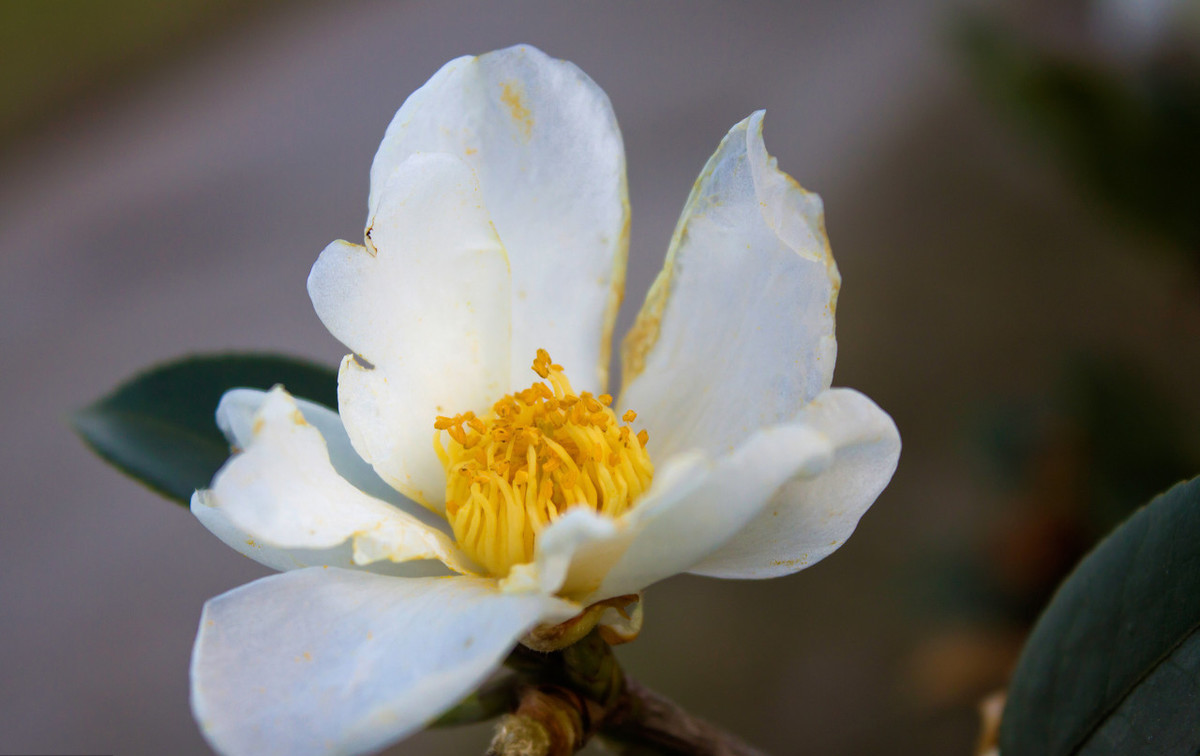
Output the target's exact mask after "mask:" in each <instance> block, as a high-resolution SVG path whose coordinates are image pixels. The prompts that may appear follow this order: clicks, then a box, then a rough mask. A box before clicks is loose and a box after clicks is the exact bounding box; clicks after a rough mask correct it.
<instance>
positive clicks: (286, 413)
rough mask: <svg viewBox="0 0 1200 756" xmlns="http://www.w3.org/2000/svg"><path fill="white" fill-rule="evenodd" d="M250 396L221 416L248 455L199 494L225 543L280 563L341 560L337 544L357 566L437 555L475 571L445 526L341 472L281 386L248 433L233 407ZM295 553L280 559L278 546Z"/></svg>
mask: <svg viewBox="0 0 1200 756" xmlns="http://www.w3.org/2000/svg"><path fill="white" fill-rule="evenodd" d="M244 398H245V397H244V395H242V396H238V395H235V396H234V397H233V399H231V401H230V403H229V404H225V405H223V406H224V408H225V411H224V412H222V413H221V417H222V421H221V424H222V425H223V426H224V427H228V428H230V431H231V433H232V434H233V435H235V436H237V438H238V441H239V442H241V443H243V444H244V449H243V451H242V452H240V453H237V454H235V455H234V456H233V457H231V458H230V460H229V461H228V462H226V463H225V466H224V467H222V468H221V470H220V471H218V473H217V475H216V477H215V478H214V479H213V484H212V489H211V490H209V491H205V492H201V493H199V494H198V495H196V496H194V497H193V499H192V510H193V512H195V513H196V516H197V517H198V518H200V521H201V522H203V523H204V524H205V525H206V526H208V527H209V528H210V529H211V530H213V532H214V533H216V534H217V535H218V537H221V538H222V540H225V541H226V542H227V543H231V545H233V546H234V548H237V549H238V550H239V551H241V552H242V553H244V554H247V555H248V556H251V557H252V558H256V559H260V561H263V562H264V563H266V564H269V565H270V566H273V567H278V568H281V569H288V568H294V567H296V566H305V565H306V564H307V563H309V562H307V560H308V559H312V558H326V557H330V556H336V555H337V554H336V553H331V552H330V550H335V551H336V549H337V548H338V547H340V546H342V545H343V544H345V543H347V542H349V544H350V545H351V547H352V549H353V551H352V558H353V562H354V563H355V564H359V565H363V564H370V563H372V562H377V561H381V560H390V561H392V562H407V561H413V560H424V559H437V560H439V561H441V562H443V563H445V564H446V565H447V566H449V567H451V568H452V569H454V570H456V571H460V572H462V571H472V570H473V569H474V568H473V566H472V565H471V564H470V561H469V560H468V559H466V557H464V556H463V554H462V553H461V552H460V551H459V550H458V547H457V546H456V545H455V544H454V542H453V540H452V539H451V538H450V537H449V536H448V535H447V534H446V533H445V532H444V531H443V530H441V529H439V528H437V527H434V526H433V525H431V524H429V523H427V522H423V521H422V520H420V519H418V518H417V517H415V516H414V515H412V514H410V513H408V512H405V511H403V510H401V509H398V508H396V507H394V506H391V505H390V504H387V503H385V502H383V501H381V500H379V499H376V498H374V497H372V496H369V495H367V494H366V493H364V492H363V491H361V490H359V489H358V488H356V487H355V486H354V485H353V484H351V483H350V482H349V481H347V480H346V479H345V478H343V477H342V476H340V475H339V474H338V473H337V471H336V470H335V469H334V466H333V464H332V463H331V462H330V458H329V454H328V452H327V450H326V446H325V441H324V439H322V437H321V433H320V432H319V431H318V430H317V428H316V427H314V426H312V425H310V424H309V423H308V421H307V420H306V419H305V417H304V415H302V414H301V412H300V410H299V408H298V407H297V405H296V402H295V400H293V399H292V397H291V396H289V395H288V393H287V392H286V391H284V390H283V388H282V387H276V388H274V389H272V390H271V391H270V392H269V393H268V394H267V395H266V398H265V400H264V401H263V402H262V405H261V406H260V407H259V409H258V412H257V413H256V414H255V416H254V419H253V421H252V423H251V426H250V428H249V431H248V435H247V429H246V428H244V427H242V426H244V423H243V422H242V419H243V416H242V415H241V413H240V412H238V411H235V410H234V408H235V407H238V406H240V404H241V400H243V399H244ZM260 544H261V546H263V547H265V550H264V551H262V552H261V558H260V554H259V550H258V549H257V548H256V546H257V545H260ZM290 551H295V552H296V553H294V554H293V553H289V554H286V556H287V557H288V560H287V561H284V562H283V563H281V562H280V557H281V556H283V554H281V552H290ZM343 558H344V556H343ZM288 561H290V562H291V564H289V563H288ZM334 563H340V562H334Z"/></svg>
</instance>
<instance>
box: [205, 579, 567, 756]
mask: <svg viewBox="0 0 1200 756" xmlns="http://www.w3.org/2000/svg"><path fill="white" fill-rule="evenodd" d="M578 611H579V607H578V606H575V605H572V604H569V603H567V602H564V601H561V600H559V599H555V598H551V597H548V596H545V595H542V594H538V593H522V594H516V595H514V594H504V593H500V592H499V591H498V590H497V589H496V583H495V581H494V580H486V579H482V578H465V577H455V578H420V579H405V578H391V577H384V576H381V575H372V574H368V573H363V572H355V571H350V570H338V569H322V568H310V569H307V570H298V571H295V572H285V573H283V574H280V575H273V576H271V577H267V578H263V579H262V580H259V581H256V582H254V583H251V584H249V585H245V586H242V587H241V588H238V589H236V590H233V591H230V592H229V593H226V594H224V595H222V596H218V597H217V598H214V599H212V600H211V601H209V602H208V603H207V604H206V605H205V607H204V614H203V615H202V616H201V618H200V631H199V634H198V635H197V637H196V646H195V649H194V651H193V654H192V711H193V713H194V714H195V716H196V720H197V722H199V723H200V727H201V730H202V731H203V732H204V735H205V737H206V738H207V739H208V741H209V743H210V744H211V745H212V746H213V748H214V749H216V750H217V751H218V752H220V753H223V754H226V755H227V756H238V755H240V754H246V755H248V756H249V755H251V754H253V755H255V756H257V755H259V754H287V755H289V756H291V755H294V756H305V755H307V754H360V753H370V752H374V751H376V750H378V749H380V748H382V747H383V746H385V745H387V744H388V743H391V742H394V741H396V740H399V739H400V738H403V737H404V736H406V735H408V734H409V733H411V732H413V731H414V730H416V729H418V728H420V727H422V726H423V725H424V724H426V723H427V722H428V721H429V720H431V719H433V718H434V717H436V716H437V715H438V714H440V713H441V712H442V711H444V710H446V709H447V708H449V707H450V706H452V705H454V704H455V703H457V702H458V701H459V700H460V699H461V698H462V697H463V696H464V695H466V694H467V693H469V692H470V691H472V690H473V689H474V688H475V687H477V686H478V685H479V684H480V683H481V682H482V681H483V680H484V679H485V678H486V677H487V676H488V674H489V673H490V672H491V671H492V670H493V669H495V668H496V667H497V666H498V665H499V664H500V662H501V661H502V660H503V659H504V656H505V655H506V654H507V653H508V651H509V650H510V649H511V648H512V647H513V646H514V645H515V643H516V641H517V639H519V638H520V637H522V636H523V635H524V634H525V633H526V632H528V631H529V630H530V629H531V628H532V627H534V626H535V625H537V624H539V623H541V622H561V621H562V620H565V619H568V618H569V617H571V616H573V615H574V614H575V613H577V612H578Z"/></svg>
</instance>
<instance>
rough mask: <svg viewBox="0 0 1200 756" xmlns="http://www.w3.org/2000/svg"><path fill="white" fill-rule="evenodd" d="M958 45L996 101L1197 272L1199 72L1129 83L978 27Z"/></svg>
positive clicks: (1149, 74) (1146, 76)
mask: <svg viewBox="0 0 1200 756" xmlns="http://www.w3.org/2000/svg"><path fill="white" fill-rule="evenodd" d="M960 41H961V42H962V48H963V50H964V51H965V54H966V57H967V61H968V63H969V64H970V65H971V68H972V70H973V73H974V75H975V78H976V80H977V81H978V82H979V83H980V85H981V87H982V89H983V90H984V92H985V93H986V94H987V95H988V96H990V97H991V99H992V100H993V101H995V102H996V103H997V104H998V105H999V106H1000V107H1001V108H1003V109H1004V110H1005V111H1006V112H1007V113H1008V114H1010V115H1012V116H1014V117H1015V118H1016V119H1019V120H1020V121H1022V122H1023V123H1024V125H1025V126H1027V127H1028V129H1029V130H1030V131H1032V132H1033V133H1034V134H1035V135H1036V136H1037V137H1038V138H1039V139H1040V140H1041V141H1042V142H1043V144H1045V145H1047V146H1048V147H1049V148H1050V149H1051V150H1053V151H1054V152H1056V153H1058V156H1059V157H1060V158H1061V159H1062V160H1063V162H1064V163H1065V164H1066V166H1067V167H1068V169H1069V170H1071V172H1072V173H1074V174H1075V176H1076V177H1077V178H1079V179H1080V180H1081V181H1083V182H1084V183H1085V184H1087V185H1088V187H1089V188H1090V189H1091V190H1092V191H1093V192H1094V193H1095V194H1096V195H1098V196H1100V197H1101V198H1102V199H1104V200H1106V201H1107V202H1109V203H1110V204H1111V206H1112V207H1113V208H1115V209H1116V210H1118V211H1119V212H1121V213H1122V214H1123V215H1124V216H1125V217H1126V218H1127V219H1129V220H1132V221H1133V222H1135V223H1136V224H1138V225H1140V226H1141V227H1142V228H1144V229H1145V230H1148V231H1150V232H1151V233H1153V234H1156V235H1158V236H1159V237H1162V238H1165V239H1169V240H1171V241H1172V242H1174V243H1175V244H1177V245H1179V246H1180V247H1181V248H1182V249H1183V250H1184V251H1185V252H1187V253H1188V254H1190V255H1191V256H1192V262H1193V264H1200V259H1198V257H1200V184H1198V183H1197V182H1196V180H1195V177H1196V176H1197V175H1200V139H1197V137H1196V135H1197V134H1198V133H1200V71H1197V70H1195V68H1194V67H1188V66H1186V65H1180V66H1175V67H1165V66H1160V67H1151V68H1147V69H1146V70H1143V71H1140V72H1137V73H1136V74H1132V75H1123V74H1121V73H1118V72H1117V71H1111V70H1106V69H1104V68H1101V67H1100V66H1098V65H1096V64H1093V63H1089V62H1087V61H1083V60H1077V59H1072V58H1067V57H1065V56H1064V55H1061V54H1056V53H1054V52H1050V51H1045V50H1042V49H1040V48H1038V47H1037V46H1035V45H1033V44H1031V43H1029V42H1027V41H1025V40H1024V39H1022V38H1020V37H1019V36H1018V35H1016V34H1015V33H1013V32H1011V31H1009V30H1006V29H1005V28H1004V27H1002V26H1001V25H999V24H995V23H991V22H988V21H985V20H983V19H978V18H976V19H973V20H971V21H969V22H967V23H964V24H963V25H962V28H961V34H960Z"/></svg>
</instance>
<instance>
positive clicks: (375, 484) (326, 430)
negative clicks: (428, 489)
mask: <svg viewBox="0 0 1200 756" xmlns="http://www.w3.org/2000/svg"><path fill="white" fill-rule="evenodd" d="M284 389H287V386H284ZM266 398H267V392H266V391H260V390H258V389H248V388H240V389H232V390H230V391H226V392H225V395H224V396H222V397H221V403H220V404H219V405H217V425H218V426H220V428H221V431H222V432H223V433H224V434H225V437H226V438H228V439H229V443H230V444H232V445H233V446H236V447H237V448H239V449H244V448H246V447H247V446H249V445H250V439H251V438H253V433H252V430H253V427H254V417H255V415H257V414H258V411H259V409H260V408H261V407H262V405H263V402H264V401H266ZM292 400H293V401H294V402H295V403H296V406H297V407H298V408H299V409H300V413H301V414H302V415H304V419H305V420H306V421H308V423H309V425H312V426H313V427H314V428H316V429H317V431H318V432H319V433H320V434H321V438H323V439H325V446H326V448H327V450H328V452H329V461H330V462H331V463H332V464H333V469H334V470H336V471H337V473H338V475H340V476H342V477H343V478H345V479H346V480H348V481H349V482H350V483H352V484H354V487H355V488H357V489H358V490H360V491H362V492H363V493H366V494H369V495H370V496H374V497H375V498H376V499H380V500H382V501H386V502H387V503H389V504H391V505H392V506H395V507H398V508H400V509H403V510H404V511H406V512H408V513H410V514H412V515H414V516H416V517H417V518H418V519H420V520H423V521H425V522H428V523H430V524H433V525H436V526H440V525H442V524H444V522H445V521H444V520H442V519H441V518H440V517H431V516H430V514H429V510H427V509H426V508H424V507H422V506H419V505H417V504H416V503H415V502H413V501H412V500H410V499H406V498H405V497H404V496H402V495H401V494H400V492H399V491H397V490H396V489H394V488H392V487H391V486H389V485H388V484H387V483H385V482H384V481H383V479H382V478H380V477H379V475H378V474H377V473H376V472H375V469H374V468H372V467H371V466H370V465H369V464H367V463H366V461H364V460H363V458H362V457H360V456H358V452H356V451H355V450H354V446H353V445H352V444H351V443H350V437H349V436H348V435H347V434H346V427H345V426H344V425H342V419H341V418H340V417H339V416H338V413H336V412H334V411H333V410H331V409H329V408H328V407H326V406H324V405H322V404H317V403H316V402H310V401H308V400H306V399H302V398H300V397H292ZM446 532H447V533H449V532H450V531H449V528H448V527H447V529H446Z"/></svg>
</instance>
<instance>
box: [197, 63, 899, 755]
mask: <svg viewBox="0 0 1200 756" xmlns="http://www.w3.org/2000/svg"><path fill="white" fill-rule="evenodd" d="M628 230H629V210H628V202H627V199H626V186H625V165H624V155H623V149H622V145H621V136H620V133H619V131H618V129H617V123H616V120H615V118H614V116H613V112H612V109H611V106H610V104H609V101H608V99H607V97H606V96H605V95H604V93H603V92H602V91H601V90H600V89H599V87H597V86H596V84H595V83H594V82H593V81H592V80H591V79H589V78H588V77H587V76H586V75H585V74H583V73H582V72H581V71H580V70H579V69H578V68H576V67H575V66H574V65H572V64H570V63H567V62H564V61H558V60H553V59H551V58H548V57H547V56H546V55H544V54H543V53H541V52H540V51H538V50H536V49H533V48H531V47H524V46H522V47H514V48H510V49H506V50H500V51H497V52H493V53H489V54H487V55H482V56H479V57H473V58H472V57H465V58H459V59H457V60H454V61H451V62H450V63H448V64H447V65H446V66H445V67H443V68H442V69H441V70H440V71H439V72H438V73H437V74H435V75H434V77H433V78H432V79H430V80H429V82H428V83H427V84H425V86H423V87H422V88H421V89H419V90H417V91H416V92H415V93H414V94H413V95H412V96H411V97H409V98H408V100H407V101H406V102H405V103H404V105H403V107H401V108H400V110H399V112H397V113H396V116H395V118H394V119H393V120H392V123H391V125H390V126H389V127H388V129H387V133H386V135H385V136H384V139H383V143H382V144H381V145H380V147H379V151H378V153H377V154H376V156H375V161H374V163H373V165H372V166H371V188H370V198H369V201H368V213H367V226H366V231H365V234H364V236H365V239H364V244H363V245H362V246H359V245H357V244H351V243H349V242H344V241H338V242H334V243H333V244H331V245H329V247H327V248H326V249H325V250H324V252H322V253H321V255H320V257H319V258H318V260H317V262H316V264H315V265H314V266H313V269H312V273H311V275H310V276H309V280H308V290H309V294H310V295H311V297H312V301H313V304H314V306H315V308H316V311H317V314H318V315H319V316H320V318H321V320H322V321H323V322H324V323H325V325H326V326H327V327H328V328H329V330H330V331H331V332H332V333H333V335H334V336H336V337H337V338H338V339H339V340H340V341H342V342H343V343H344V344H345V345H346V346H347V347H349V349H350V350H352V354H350V355H348V356H347V357H346V358H345V360H343V362H342V365H341V370H340V373H339V376H338V404H339V413H335V412H333V411H331V410H329V409H326V408H324V407H321V406H318V405H316V404H312V403H309V402H306V401H303V400H300V399H295V398H293V397H291V396H289V395H288V394H287V392H286V391H285V390H284V389H283V388H281V387H276V388H275V389H273V390H271V391H268V392H260V391H252V390H249V389H237V390H234V391H231V392H229V393H228V394H226V395H225V397H224V398H223V399H222V401H221V404H220V407H219V409H218V412H217V419H218V423H219V424H220V426H221V428H222V429H223V431H224V432H225V433H226V435H227V436H228V437H229V439H230V442H231V444H232V445H233V448H234V451H235V453H234V455H233V456H232V457H231V458H230V460H229V461H228V462H227V463H226V464H225V466H224V467H223V468H222V469H221V471H220V472H219V473H218V474H217V476H216V478H215V479H214V480H213V483H212V488H211V489H210V490H206V491H198V492H197V493H196V494H195V496H194V497H193V499H192V511H193V512H194V513H195V514H196V516H197V517H198V518H200V520H201V522H203V523H204V524H205V525H206V526H207V527H208V528H209V529H210V530H212V531H213V532H214V533H215V534H216V535H218V536H219V537H220V538H221V539H222V540H224V541H225V542H226V543H228V544H229V545H231V546H232V547H234V548H235V549H237V550H238V551H240V552H242V553H243V554H246V555H247V556H250V557H252V558H253V559H256V560H258V561H259V562H262V563H263V564H266V565H269V566H271V567H274V568H276V569H279V570H282V571H283V572H282V573H281V574H279V575H274V576H271V577H267V578H264V579H261V580H258V581H256V582H254V583H251V584H249V585H246V586H243V587H241V588H238V589H236V590H233V591H230V592H229V593H226V594H224V595H222V596H219V597H217V598H215V599H213V600H211V601H210V602H208V604H207V606H206V607H205V610H204V615H203V617H202V619H201V623H200V631H199V636H198V637H197V639H196V646H195V652H194V655H193V658H192V670H191V675H192V705H193V710H194V712H195V715H196V718H197V720H198V721H199V723H200V726H201V728H202V730H203V732H204V734H205V736H206V737H207V738H208V740H209V742H210V743H211V744H212V745H213V747H214V748H216V749H217V750H218V751H221V752H224V753H229V754H264V753H281V754H309V753H361V752H369V751H372V750H375V749H378V748H381V747H383V746H384V745H386V744H388V743H390V742H393V741H395V740H397V739H399V738H402V737H404V736H405V735H407V734H409V733H411V732H412V731H414V730H416V729H418V728H420V727H422V726H423V725H425V724H426V723H428V722H429V721H430V720H431V719H433V718H434V717H436V716H437V715H438V714H440V713H441V712H443V711H445V710H446V709H448V708H449V707H451V706H453V705H454V704H455V703H456V702H458V701H459V700H460V699H461V698H462V697H463V696H465V695H467V694H468V693H470V692H471V691H472V690H474V689H475V688H476V687H477V686H478V685H479V684H480V683H481V682H482V681H484V680H485V679H486V678H487V677H488V676H489V675H490V674H491V673H492V672H493V671H494V670H495V669H496V668H497V667H498V666H499V664H500V663H501V662H502V661H503V660H504V658H505V657H506V655H507V654H508V653H509V651H510V650H511V649H512V648H513V647H514V645H515V644H517V643H518V642H521V641H522V640H525V641H526V642H527V643H529V644H531V645H533V646H535V647H539V648H553V647H555V646H556V645H558V646H561V645H563V644H566V643H569V642H571V641H572V640H573V639H575V638H577V637H579V635H580V634H581V633H583V632H586V631H587V630H590V629H591V628H592V627H594V626H595V625H596V624H597V623H600V625H601V626H602V627H603V628H604V632H605V633H606V637H608V638H609V639H610V640H614V641H615V640H620V639H626V638H629V637H631V636H633V635H635V634H636V632H637V629H638V622H639V620H640V613H639V611H638V610H639V609H640V606H641V604H640V595H639V594H640V592H641V591H642V590H643V589H644V588H645V587H646V586H648V585H650V584H652V583H654V582H656V581H658V580H662V579H663V578H666V577H669V576H671V575H674V574H676V573H680V572H691V573H693V574H699V575H710V576H714V577H725V578H767V577H775V576H778V575H785V574H789V573H792V572H795V571H797V570H800V569H803V568H804V567H807V566H809V565H811V564H813V563H815V562H817V561H818V560H820V559H822V558H823V557H825V556H826V555H828V554H829V553H831V552H832V551H834V550H835V549H837V548H838V547H839V546H840V545H841V544H842V543H843V542H844V541H845V539H846V538H847V537H849V535H850V534H851V532H852V531H853V530H854V527H855V525H856V524H857V522H858V519H859V517H860V516H861V515H862V514H863V512H864V511H865V510H866V509H867V508H868V507H869V506H870V505H871V503H872V502H873V501H874V500H875V498H876V496H878V494H879V492H880V491H881V490H882V489H883V488H884V486H885V485H887V482H888V480H889V479H890V478H891V475H892V473H893V471H894V470H895V466H896V461H897V457H898V455H899V450H900V440H899V436H898V434H897V432H896V428H895V425H894V424H893V423H892V421H891V418H889V417H888V416H887V414H885V413H884V412H883V411H882V410H880V409H879V408H878V407H877V406H876V405H875V404H873V403H872V402H871V401H870V400H869V399H867V398H866V397H864V396H863V395H861V394H859V393H857V392H854V391H851V390H848V389H831V388H830V384H831V380H832V376H833V365H834V358H835V352H836V342H835V340H834V306H835V302H836V299H837V294H838V287H839V285H840V278H839V275H838V271H837V267H836V266H835V264H834V261H833V258H832V256H831V255H830V251H829V245H828V241H827V240H826V237H825V231H824V222H823V217H822V206H821V200H820V199H819V198H818V197H817V196H816V195H814V194H810V193H808V192H806V191H804V190H803V189H801V188H800V186H799V185H797V184H796V182H795V181H793V180H792V179H791V178H790V177H789V176H787V175H786V174H784V173H782V172H780V171H779V170H778V169H777V168H776V165H775V160H774V159H772V158H770V157H769V156H768V155H767V152H766V149H765V147H764V146H763V139H762V113H761V112H759V113H755V114H753V115H751V116H750V117H749V118H747V119H746V120H744V121H742V122H741V123H739V124H738V125H736V126H735V127H734V128H733V129H732V130H731V131H730V132H729V134H728V135H727V136H726V137H725V139H724V140H723V141H722V142H721V144H720V146H719V147H718V148H717V152H716V154H715V155H713V157H712V159H711V160H710V161H709V163H708V165H707V166H706V167H705V168H704V171H703V172H702V173H701V174H700V178H699V179H698V180H697V182H696V185H695V187H694V188H693V190H692V194H691V197H689V198H688V201H687V204H686V205H685V206H684V210H683V214H682V216H681V218H680V220H679V225H678V227H677V228H676V231H675V235H674V238H673V239H672V241H671V247H670V250H669V252H668V254H667V258H666V263H665V265H664V266H663V270H662V272H661V273H660V274H659V277H658V279H657V280H656V281H655V282H654V286H653V288H652V289H651V290H650V293H649V295H648V296H647V298H646V303H645V305H644V306H643V308H642V311H641V313H640V315H639V316H638V318H637V322H636V324H635V325H634V327H633V330H632V331H631V332H630V333H629V335H628V336H627V337H626V339H625V342H624V346H623V354H622V357H623V369H624V375H623V377H622V378H623V380H622V384H623V391H622V393H621V396H620V399H619V400H616V401H614V400H613V398H612V397H611V396H609V395H608V394H606V393H605V391H606V383H607V366H608V363H609V341H610V336H611V332H612V328H613V321H614V318H615V316H616V312H617V306H618V303H619V302H620V300H621V295H622V289H623V285H624V275H625V258H626V246H627V236H628ZM631 605H633V606H635V609H634V610H633V612H632V613H631V614H630V613H622V612H623V611H624V610H625V609H627V608H628V607H629V606H631Z"/></svg>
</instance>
